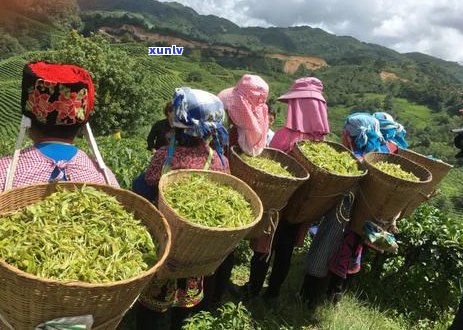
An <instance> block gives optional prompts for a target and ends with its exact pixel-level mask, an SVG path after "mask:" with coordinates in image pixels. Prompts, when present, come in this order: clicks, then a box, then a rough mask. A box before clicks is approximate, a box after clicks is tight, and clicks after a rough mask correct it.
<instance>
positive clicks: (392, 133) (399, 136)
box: [373, 112, 408, 149]
mask: <svg viewBox="0 0 463 330" xmlns="http://www.w3.org/2000/svg"><path fill="white" fill-rule="evenodd" d="M373 117H375V118H376V119H378V121H379V128H380V130H381V133H382V134H383V137H384V138H385V139H386V141H392V142H394V143H395V144H397V145H398V146H399V147H400V148H402V149H407V148H408V143H407V141H406V140H405V136H406V135H407V131H406V130H405V128H404V127H403V126H402V125H401V124H399V123H398V122H396V121H395V120H394V118H392V116H391V115H390V114H388V113H387V112H375V113H374V114H373Z"/></svg>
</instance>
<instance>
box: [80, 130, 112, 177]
mask: <svg viewBox="0 0 463 330" xmlns="http://www.w3.org/2000/svg"><path fill="white" fill-rule="evenodd" d="M84 135H85V138H86V140H87V142H88V144H89V145H90V149H91V150H92V153H93V155H94V156H95V158H96V161H97V162H98V166H99V167H100V170H101V171H102V172H103V176H104V179H105V181H106V184H109V185H110V184H111V181H110V179H109V173H108V168H107V167H106V164H105V162H104V161H103V157H101V153H100V150H99V149H98V145H97V144H96V140H95V137H94V136H93V133H92V129H91V128H90V124H89V123H86V124H85V126H84Z"/></svg>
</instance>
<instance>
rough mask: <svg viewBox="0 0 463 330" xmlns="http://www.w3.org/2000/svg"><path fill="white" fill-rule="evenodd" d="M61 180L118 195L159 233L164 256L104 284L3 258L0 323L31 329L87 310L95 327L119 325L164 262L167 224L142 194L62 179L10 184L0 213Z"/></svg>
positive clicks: (153, 232) (71, 186) (156, 235)
mask: <svg viewBox="0 0 463 330" xmlns="http://www.w3.org/2000/svg"><path fill="white" fill-rule="evenodd" d="M57 185H59V186H61V187H63V188H65V189H70V190H72V189H76V188H79V187H82V186H83V185H87V186H92V187H95V188H97V189H99V190H102V191H104V192H106V193H108V194H109V195H112V196H114V197H116V198H117V200H118V201H119V202H120V203H122V204H123V205H124V207H125V209H126V210H128V211H130V212H133V213H134V214H135V217H136V218H137V219H139V220H140V221H142V222H143V224H144V225H145V226H146V227H147V229H148V230H149V232H150V233H151V235H152V236H153V237H154V238H155V240H156V242H157V245H158V255H159V257H160V258H159V260H158V262H157V263H156V264H155V265H154V266H152V267H151V268H150V269H149V270H147V271H145V272H143V273H141V274H139V275H138V276H136V277H133V278H130V279H127V280H123V281H117V282H112V283H104V284H91V283H84V282H77V281H76V282H67V283H65V282H59V281H55V280H49V279H43V278H39V277H37V276H34V275H31V274H28V273H25V272H23V271H21V270H19V269H17V268H16V267H13V266H11V265H9V264H7V263H5V262H4V261H2V260H0V287H1V290H0V314H1V315H2V316H3V322H4V323H2V322H1V321H0V324H3V327H0V329H4V328H5V329H9V328H13V329H15V330H31V329H34V328H35V326H37V325H39V324H40V323H43V322H46V321H49V320H52V319H55V318H60V317H69V316H80V315H86V314H90V315H92V316H93V319H94V323H93V326H94V329H98V330H101V329H105V330H106V329H108V330H112V329H116V327H117V325H118V324H119V322H120V321H121V319H122V317H123V316H124V313H125V312H126V311H127V310H128V309H129V308H130V306H131V304H132V303H133V302H134V301H135V299H137V297H138V295H139V294H140V292H141V291H142V290H143V288H144V287H145V285H146V284H147V283H148V282H149V281H150V279H151V277H152V276H153V275H154V274H155V273H156V272H157V271H158V269H159V267H160V266H161V265H162V264H163V263H164V262H165V260H166V258H167V255H168V254H169V250H170V245H171V232H170V228H169V225H168V223H167V221H166V220H165V219H164V217H163V216H162V214H161V213H160V212H159V211H158V210H157V209H156V208H155V207H154V206H153V205H152V204H151V203H149V202H148V201H147V200H145V199H144V198H142V197H140V196H138V195H136V194H134V193H132V192H130V191H128V190H123V189H119V188H116V187H111V186H106V185H98V184H91V183H75V182H64V183H61V182H60V183H58V184H37V185H31V186H25V187H21V188H15V189H12V190H9V191H7V192H5V193H2V194H0V214H3V213H6V212H11V211H15V210H17V209H19V208H22V207H24V206H26V205H29V204H32V203H34V202H37V201H40V200H42V199H44V198H45V197H46V196H48V195H50V194H52V193H54V192H55V191H56V188H57ZM108 221H110V219H108ZM0 319H1V318H0ZM5 321H6V322H7V323H5ZM8 324H9V325H8ZM7 326H8V327H7Z"/></svg>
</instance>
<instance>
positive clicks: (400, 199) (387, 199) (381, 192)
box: [351, 152, 432, 235]
mask: <svg viewBox="0 0 463 330" xmlns="http://www.w3.org/2000/svg"><path fill="white" fill-rule="evenodd" d="M364 160H365V165H366V167H367V168H368V174H367V175H366V176H365V177H364V178H363V179H362V180H361V181H360V186H359V190H358V194H357V195H358V196H357V198H356V199H355V201H354V205H353V207H352V211H351V218H352V219H351V221H352V225H351V226H352V229H353V230H354V231H355V232H357V233H358V234H360V235H363V224H364V222H365V220H367V219H369V220H371V221H373V222H375V223H376V224H377V225H379V226H381V227H382V228H383V229H384V230H388V228H385V226H386V227H387V226H388V225H390V224H391V223H392V222H393V221H394V220H395V221H397V220H399V219H401V218H402V217H403V216H402V210H403V209H404V208H405V207H406V206H407V205H408V204H409V203H410V201H411V200H412V199H413V198H414V197H415V196H416V193H417V192H418V191H421V190H422V189H423V187H425V186H426V184H428V183H429V182H430V181H431V178H432V175H431V173H430V172H429V171H428V170H427V169H425V168H424V167H423V166H421V165H418V164H417V163H414V162H412V161H411V160H408V159H407V158H404V157H402V156H399V155H395V154H385V153H378V152H370V153H368V154H366V155H365V157H364ZM379 161H386V162H389V163H394V164H399V165H400V166H401V168H402V169H403V170H405V171H407V172H411V173H413V174H414V175H416V176H417V177H418V178H419V179H420V181H410V180H404V179H399V178H396V177H394V176H391V175H389V174H386V173H385V172H382V171H380V170H379V169H377V168H376V167H374V166H373V164H375V163H377V162H379Z"/></svg>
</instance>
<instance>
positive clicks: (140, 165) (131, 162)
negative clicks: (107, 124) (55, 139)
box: [77, 136, 151, 189]
mask: <svg viewBox="0 0 463 330" xmlns="http://www.w3.org/2000/svg"><path fill="white" fill-rule="evenodd" d="M96 142H97V145H98V147H99V149H100V152H101V156H102V157H103V160H104V161H105V164H106V165H107V166H108V167H109V168H110V169H111V170H112V171H113V173H114V175H115V176H116V178H117V181H118V182H119V184H120V186H121V187H122V188H125V189H131V187H132V180H133V179H134V178H135V177H136V176H137V175H138V174H140V173H141V172H144V171H145V169H146V167H147V166H148V164H149V161H150V159H151V153H150V152H149V151H148V150H146V144H145V141H144V140H143V139H141V138H126V137H123V138H122V139H120V140H116V139H114V138H113V137H110V136H101V137H98V138H97V139H96ZM77 145H78V146H79V147H81V148H82V149H83V150H84V151H86V152H89V146H88V144H87V143H86V141H84V140H78V141H77Z"/></svg>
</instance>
